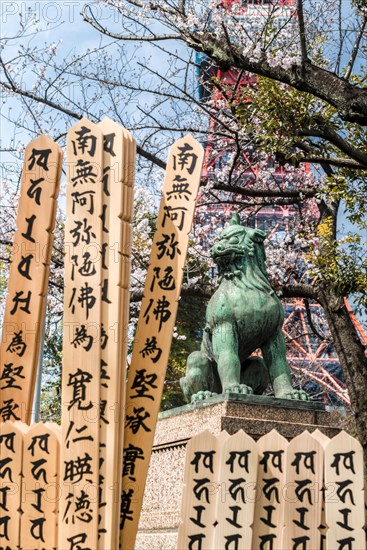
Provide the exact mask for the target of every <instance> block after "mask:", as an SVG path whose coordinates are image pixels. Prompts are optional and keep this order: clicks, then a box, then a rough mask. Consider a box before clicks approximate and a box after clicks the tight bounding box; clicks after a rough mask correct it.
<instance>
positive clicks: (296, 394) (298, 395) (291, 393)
mask: <svg viewBox="0 0 367 550" xmlns="http://www.w3.org/2000/svg"><path fill="white" fill-rule="evenodd" d="M276 397H279V398H280V399H299V400H300V401H309V400H310V398H309V396H308V395H307V393H306V392H305V391H303V390H288V391H285V392H284V393H282V394H281V395H277V396H276Z"/></svg>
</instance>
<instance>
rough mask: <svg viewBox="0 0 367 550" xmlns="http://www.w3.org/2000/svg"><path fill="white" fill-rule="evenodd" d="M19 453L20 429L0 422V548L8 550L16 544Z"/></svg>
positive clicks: (18, 540) (20, 471)
mask: <svg viewBox="0 0 367 550" xmlns="http://www.w3.org/2000/svg"><path fill="white" fill-rule="evenodd" d="M22 454H23V430H22V429H21V426H19V425H17V424H16V423H14V422H10V421H7V422H2V423H0V479H1V483H0V546H1V547H2V548H8V549H9V550H10V549H12V548H18V547H19V545H20V518H21V503H22V493H21V489H22Z"/></svg>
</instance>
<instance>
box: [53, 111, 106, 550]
mask: <svg viewBox="0 0 367 550" xmlns="http://www.w3.org/2000/svg"><path fill="white" fill-rule="evenodd" d="M67 161H68V162H67V167H68V174H67V176H68V185H67V194H66V209H67V221H66V225H65V295H64V346H63V355H64V362H63V372H62V446H61V476H60V478H61V490H62V500H61V506H60V508H61V517H62V522H63V525H62V529H60V533H59V546H60V548H63V549H65V550H67V549H72V548H75V547H76V546H77V545H78V544H79V545H82V546H83V547H85V548H98V542H97V540H98V488H99V416H100V364H101V337H102V331H101V290H102V289H101V257H102V255H101V243H102V219H101V213H102V185H103V181H102V176H103V174H102V166H103V134H102V132H101V130H100V129H99V128H98V126H97V125H95V124H93V123H92V122H90V121H89V120H87V119H84V118H83V119H81V120H80V121H79V122H78V123H77V124H76V125H75V126H73V127H72V128H71V130H70V131H69V132H68V136H67ZM81 501H83V507H84V510H85V512H86V513H85V515H84V516H83V517H81V515H80V514H79V513H78V507H79V503H80V502H81Z"/></svg>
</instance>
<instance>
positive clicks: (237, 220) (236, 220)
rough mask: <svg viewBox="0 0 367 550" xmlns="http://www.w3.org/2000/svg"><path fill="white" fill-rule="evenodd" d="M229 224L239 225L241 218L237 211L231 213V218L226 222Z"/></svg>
mask: <svg viewBox="0 0 367 550" xmlns="http://www.w3.org/2000/svg"><path fill="white" fill-rule="evenodd" d="M231 225H241V220H240V216H239V214H238V212H236V213H235V214H233V215H232V218H231V219H230V220H229V222H228V226H231Z"/></svg>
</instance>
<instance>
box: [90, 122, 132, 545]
mask: <svg viewBox="0 0 367 550" xmlns="http://www.w3.org/2000/svg"><path fill="white" fill-rule="evenodd" d="M98 128H99V129H100V130H101V131H102V133H103V195H102V266H101V268H102V308H101V326H102V327H103V338H102V340H101V369H100V381H101V387H100V440H99V444H100V478H99V482H100V487H99V498H100V502H99V507H100V509H99V518H100V523H99V545H100V548H118V544H119V534H120V529H119V518H120V499H119V495H120V494H121V483H122V445H123V442H122V439H123V431H124V413H125V388H126V355H127V337H128V330H127V329H128V316H129V288H130V261H131V260H130V246H131V218H132V210H133V201H132V196H133V193H132V191H133V183H134V164H135V148H136V146H135V141H134V140H133V138H132V136H131V135H130V134H129V132H127V131H126V130H125V129H124V128H123V127H122V126H120V125H119V124H117V123H115V122H113V121H112V120H110V119H108V118H104V119H103V120H102V121H101V122H100V123H99V124H98ZM126 268H127V269H126Z"/></svg>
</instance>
